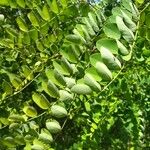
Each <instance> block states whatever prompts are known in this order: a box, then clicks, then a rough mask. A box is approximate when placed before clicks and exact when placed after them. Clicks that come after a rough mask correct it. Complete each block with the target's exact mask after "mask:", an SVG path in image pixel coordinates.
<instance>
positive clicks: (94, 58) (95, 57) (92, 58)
mask: <svg viewBox="0 0 150 150" xmlns="http://www.w3.org/2000/svg"><path fill="white" fill-rule="evenodd" d="M98 61H102V58H101V54H100V53H95V54H92V55H91V56H90V62H91V64H92V65H93V66H94V67H95V66H96V63H97V62H98Z"/></svg>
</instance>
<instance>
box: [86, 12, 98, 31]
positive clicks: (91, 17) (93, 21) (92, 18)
mask: <svg viewBox="0 0 150 150" xmlns="http://www.w3.org/2000/svg"><path fill="white" fill-rule="evenodd" d="M88 17H89V22H90V24H91V26H92V27H93V29H94V31H96V32H98V31H99V27H98V24H97V20H96V16H95V14H94V13H91V12H89V13H88Z"/></svg>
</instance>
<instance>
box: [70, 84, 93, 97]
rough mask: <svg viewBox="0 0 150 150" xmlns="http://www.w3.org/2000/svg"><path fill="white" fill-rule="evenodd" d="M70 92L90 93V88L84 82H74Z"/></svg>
mask: <svg viewBox="0 0 150 150" xmlns="http://www.w3.org/2000/svg"><path fill="white" fill-rule="evenodd" d="M71 92H73V93H75V94H83V95H89V94H91V93H92V90H91V88H90V87H89V86H88V85H86V84H76V85H74V86H73V87H72V88H71Z"/></svg>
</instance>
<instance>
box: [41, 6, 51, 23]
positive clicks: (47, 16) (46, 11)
mask: <svg viewBox="0 0 150 150" xmlns="http://www.w3.org/2000/svg"><path fill="white" fill-rule="evenodd" d="M42 18H43V19H44V20H46V21H48V20H50V14H49V8H48V6H47V5H46V4H45V5H44V6H43V9H42Z"/></svg>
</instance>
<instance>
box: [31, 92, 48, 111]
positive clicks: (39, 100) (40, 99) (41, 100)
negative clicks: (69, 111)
mask: <svg viewBox="0 0 150 150" xmlns="http://www.w3.org/2000/svg"><path fill="white" fill-rule="evenodd" d="M32 99H33V101H34V102H35V103H36V104H37V105H38V106H39V107H40V108H42V109H48V108H49V106H50V103H49V101H48V99H47V98H46V97H45V96H44V95H43V94H38V93H35V92H33V94H32Z"/></svg>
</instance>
